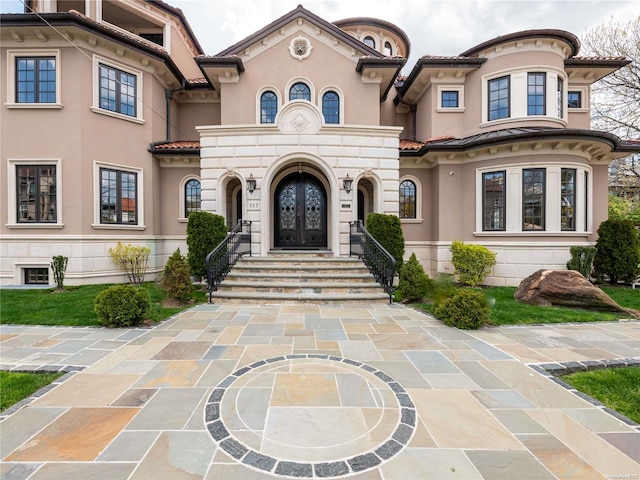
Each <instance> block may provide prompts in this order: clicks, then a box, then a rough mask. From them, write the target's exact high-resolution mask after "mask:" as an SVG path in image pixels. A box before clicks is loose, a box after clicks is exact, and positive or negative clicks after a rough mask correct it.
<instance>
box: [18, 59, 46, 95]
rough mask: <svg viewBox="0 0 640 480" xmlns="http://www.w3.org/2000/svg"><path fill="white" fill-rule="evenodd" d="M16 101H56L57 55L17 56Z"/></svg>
mask: <svg viewBox="0 0 640 480" xmlns="http://www.w3.org/2000/svg"><path fill="white" fill-rule="evenodd" d="M15 101H16V103H56V59H55V57H16V99H15Z"/></svg>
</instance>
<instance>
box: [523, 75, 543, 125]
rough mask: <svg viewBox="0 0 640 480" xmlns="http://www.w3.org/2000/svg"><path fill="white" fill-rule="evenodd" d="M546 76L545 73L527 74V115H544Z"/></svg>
mask: <svg viewBox="0 0 640 480" xmlns="http://www.w3.org/2000/svg"><path fill="white" fill-rule="evenodd" d="M546 90H547V76H546V74H545V73H540V72H536V73H529V74H527V115H545V114H546V113H547V109H546V103H547V102H546Z"/></svg>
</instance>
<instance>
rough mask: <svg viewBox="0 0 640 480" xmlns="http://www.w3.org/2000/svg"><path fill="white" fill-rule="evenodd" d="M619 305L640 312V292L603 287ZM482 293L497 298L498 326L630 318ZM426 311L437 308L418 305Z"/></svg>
mask: <svg viewBox="0 0 640 480" xmlns="http://www.w3.org/2000/svg"><path fill="white" fill-rule="evenodd" d="M602 289H603V290H604V291H605V292H606V293H607V294H608V295H609V296H611V298H613V299H614V300H615V301H616V302H617V303H618V304H619V305H621V306H623V307H625V308H632V309H635V310H640V290H637V289H636V290H633V289H631V288H630V287H607V286H605V287H602ZM482 291H483V292H484V293H485V295H486V296H487V297H488V298H495V306H494V307H493V308H492V309H491V320H492V322H493V324H494V325H517V324H534V323H565V322H604V321H613V320H618V319H620V318H628V317H629V316H628V315H624V314H619V313H613V312H596V311H594V310H582V309H578V308H565V307H539V306H536V305H528V304H526V303H521V302H517V301H516V300H515V298H514V297H513V295H514V293H515V291H516V288H515V287H486V288H483V289H482ZM416 306H417V307H418V308H420V309H422V310H425V311H428V312H429V313H432V307H433V305H430V304H416Z"/></svg>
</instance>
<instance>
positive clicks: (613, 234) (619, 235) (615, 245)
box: [593, 219, 640, 285]
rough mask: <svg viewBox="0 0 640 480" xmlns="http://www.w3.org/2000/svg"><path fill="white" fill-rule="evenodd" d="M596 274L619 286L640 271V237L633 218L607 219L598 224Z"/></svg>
mask: <svg viewBox="0 0 640 480" xmlns="http://www.w3.org/2000/svg"><path fill="white" fill-rule="evenodd" d="M596 249H597V251H596V255H595V258H594V261H593V275H594V277H595V278H597V279H598V280H600V281H602V280H604V279H605V278H606V279H608V281H609V283H611V284H612V285H615V284H616V283H618V282H619V281H623V282H625V283H632V282H633V281H634V280H635V279H636V277H637V276H638V275H639V274H640V237H638V231H637V230H636V229H635V228H634V226H633V223H632V222H631V220H617V219H613V220H605V221H604V222H602V223H601V224H600V227H598V240H597V241H596Z"/></svg>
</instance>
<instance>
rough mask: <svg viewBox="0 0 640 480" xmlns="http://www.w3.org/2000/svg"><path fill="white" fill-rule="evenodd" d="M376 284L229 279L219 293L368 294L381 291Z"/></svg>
mask: <svg viewBox="0 0 640 480" xmlns="http://www.w3.org/2000/svg"><path fill="white" fill-rule="evenodd" d="M379 289H380V285H378V284H377V283H375V282H367V283H364V282H304V281H302V282H274V281H241V280H230V279H229V278H228V277H227V278H226V279H225V281H224V282H222V283H221V284H220V286H219V287H218V291H219V292H230V291H233V292H272V293H309V294H320V295H324V294H325V293H367V292H370V291H372V290H373V291H379Z"/></svg>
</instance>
